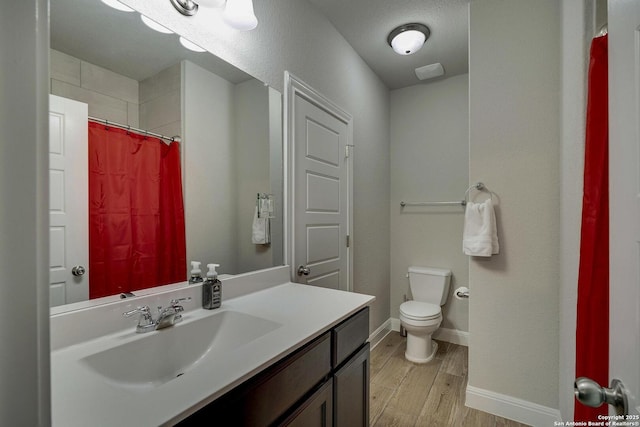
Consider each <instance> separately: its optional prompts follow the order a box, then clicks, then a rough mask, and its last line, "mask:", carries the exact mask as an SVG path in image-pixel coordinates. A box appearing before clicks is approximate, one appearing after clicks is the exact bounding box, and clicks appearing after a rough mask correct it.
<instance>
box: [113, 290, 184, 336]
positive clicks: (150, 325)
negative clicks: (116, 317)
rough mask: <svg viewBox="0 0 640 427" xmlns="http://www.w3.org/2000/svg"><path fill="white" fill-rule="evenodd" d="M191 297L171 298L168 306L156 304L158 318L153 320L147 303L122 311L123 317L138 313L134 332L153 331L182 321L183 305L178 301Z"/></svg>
mask: <svg viewBox="0 0 640 427" xmlns="http://www.w3.org/2000/svg"><path fill="white" fill-rule="evenodd" d="M190 300H191V297H187V298H177V299H172V300H171V301H170V302H169V306H167V307H166V308H162V306H158V318H157V319H156V320H153V316H152V315H151V309H150V308H149V306H148V305H144V306H141V307H136V308H134V309H133V310H131V311H127V312H125V313H122V315H123V316H125V317H131V316H133V315H134V314H140V318H139V319H138V325H137V326H136V332H137V333H139V334H142V333H145V332H150V331H155V330H158V329H164V328H167V327H169V326H173V325H175V324H176V323H178V322H180V321H182V314H181V313H182V312H183V311H184V307H183V306H182V305H180V301H190Z"/></svg>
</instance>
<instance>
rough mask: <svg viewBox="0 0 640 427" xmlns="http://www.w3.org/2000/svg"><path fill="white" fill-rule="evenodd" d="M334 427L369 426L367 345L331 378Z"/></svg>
mask: <svg viewBox="0 0 640 427" xmlns="http://www.w3.org/2000/svg"><path fill="white" fill-rule="evenodd" d="M333 379H334V380H333V386H334V392H333V411H334V418H333V420H334V426H335V427H358V426H363V427H366V426H368V425H369V343H366V344H364V345H363V346H362V348H361V349H360V350H359V351H357V352H355V353H354V355H353V356H351V358H350V359H349V360H348V361H347V362H346V363H345V365H344V366H343V367H342V368H340V369H339V370H338V371H336V373H335V374H334V377H333Z"/></svg>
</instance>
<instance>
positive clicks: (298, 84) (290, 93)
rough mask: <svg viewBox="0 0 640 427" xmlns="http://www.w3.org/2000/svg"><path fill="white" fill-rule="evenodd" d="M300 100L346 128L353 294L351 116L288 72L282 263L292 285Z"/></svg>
mask: <svg viewBox="0 0 640 427" xmlns="http://www.w3.org/2000/svg"><path fill="white" fill-rule="evenodd" d="M296 96H300V97H302V98H304V99H306V100H307V101H309V102H310V103H312V104H314V105H316V106H317V107H318V108H321V109H323V110H325V111H327V112H328V113H329V114H331V115H333V116H335V117H336V118H337V119H339V120H340V121H342V122H344V123H345V124H346V125H347V149H348V152H349V156H348V158H347V161H346V162H345V163H346V165H347V177H348V183H347V186H348V193H347V194H348V198H349V203H348V205H347V217H348V219H347V226H348V230H347V234H348V235H349V246H348V247H347V251H346V254H347V255H346V256H347V260H348V261H347V264H348V266H349V273H348V275H347V281H348V286H347V290H348V291H349V292H353V242H354V236H353V152H354V151H355V150H353V148H354V147H355V145H354V143H353V116H351V114H349V113H347V112H346V111H345V110H344V109H342V108H341V107H339V106H338V105H336V104H335V103H334V102H333V101H331V100H330V99H328V98H327V97H326V96H324V95H323V94H322V93H320V92H318V91H317V90H315V89H314V88H313V87H311V86H310V85H308V84H307V83H305V82H304V81H302V80H301V79H300V78H298V77H296V76H295V75H293V74H291V73H290V72H289V71H285V72H284V126H283V127H284V140H285V149H284V165H285V167H284V185H285V189H284V205H285V207H286V212H287V215H285V221H284V229H285V231H284V235H285V241H286V242H287V244H286V245H285V251H284V259H285V260H286V261H287V262H288V264H289V275H290V278H291V281H292V282H293V281H295V278H296V271H295V269H296V266H295V259H294V253H295V250H296V248H295V233H294V225H295V221H296V218H295V209H294V206H295V202H296V201H295V196H294V194H295V162H294V159H295V143H296V141H295V132H294V126H295V120H294V118H295V108H294V106H295V102H294V101H295V97H296Z"/></svg>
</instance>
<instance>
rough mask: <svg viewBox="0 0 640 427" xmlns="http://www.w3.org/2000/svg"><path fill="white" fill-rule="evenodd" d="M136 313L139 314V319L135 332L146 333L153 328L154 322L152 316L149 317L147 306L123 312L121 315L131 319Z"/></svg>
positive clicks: (149, 312)
mask: <svg viewBox="0 0 640 427" xmlns="http://www.w3.org/2000/svg"><path fill="white" fill-rule="evenodd" d="M137 313H139V314H140V319H138V326H137V327H136V332H138V333H140V332H146V331H149V330H153V329H154V328H155V322H154V321H153V316H151V310H150V309H149V306H148V305H143V306H140V307H136V308H134V309H133V310H131V311H125V312H124V313H122V315H123V316H125V317H131V316H133V315H134V314H137Z"/></svg>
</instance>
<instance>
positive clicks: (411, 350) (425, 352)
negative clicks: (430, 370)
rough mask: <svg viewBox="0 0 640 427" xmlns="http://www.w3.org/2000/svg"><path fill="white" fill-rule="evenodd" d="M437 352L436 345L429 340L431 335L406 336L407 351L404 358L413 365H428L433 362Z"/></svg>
mask: <svg viewBox="0 0 640 427" xmlns="http://www.w3.org/2000/svg"><path fill="white" fill-rule="evenodd" d="M437 351H438V343H437V342H435V341H433V340H432V339H431V335H429V336H427V337H426V339H425V337H424V336H415V335H413V336H412V335H411V334H407V350H406V351H405V352H404V357H405V359H407V360H408V361H409V362H413V363H419V364H423V363H429V362H431V361H432V360H433V358H434V357H435V355H436V352H437Z"/></svg>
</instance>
